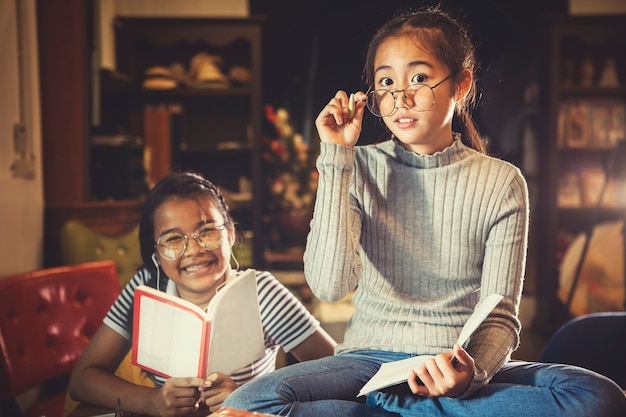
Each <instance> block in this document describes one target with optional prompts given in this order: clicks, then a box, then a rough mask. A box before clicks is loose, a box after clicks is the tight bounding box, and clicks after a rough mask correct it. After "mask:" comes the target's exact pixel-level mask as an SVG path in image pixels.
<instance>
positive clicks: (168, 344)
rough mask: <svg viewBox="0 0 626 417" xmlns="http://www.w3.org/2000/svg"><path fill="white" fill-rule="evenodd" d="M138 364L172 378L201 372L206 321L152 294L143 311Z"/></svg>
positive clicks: (143, 304)
mask: <svg viewBox="0 0 626 417" xmlns="http://www.w3.org/2000/svg"><path fill="white" fill-rule="evenodd" d="M139 313H140V318H139V320H140V323H141V326H140V329H139V335H138V337H139V343H138V345H139V349H138V351H137V363H138V364H140V365H144V366H147V367H148V368H150V369H153V370H156V371H158V372H161V373H163V374H166V375H168V376H170V377H188V376H196V375H197V374H198V364H199V363H200V355H201V354H204V352H201V351H200V347H201V346H202V340H201V339H202V334H203V332H202V330H203V326H205V324H204V323H203V321H202V320H201V318H200V317H197V316H196V315H195V314H194V313H192V312H190V311H187V310H183V309H181V308H180V307H176V306H173V305H170V304H167V303H164V302H161V301H159V300H156V299H154V298H151V297H143V298H142V301H141V310H140V312H139Z"/></svg>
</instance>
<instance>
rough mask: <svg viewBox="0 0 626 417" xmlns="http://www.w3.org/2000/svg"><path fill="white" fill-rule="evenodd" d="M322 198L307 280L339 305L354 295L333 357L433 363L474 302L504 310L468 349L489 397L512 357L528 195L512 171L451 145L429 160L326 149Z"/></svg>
mask: <svg viewBox="0 0 626 417" xmlns="http://www.w3.org/2000/svg"><path fill="white" fill-rule="evenodd" d="M317 169H318V171H319V174H320V177H319V188H318V191H317V199H316V203H315V211H314V215H313V220H312V221H311V231H310V233H309V236H308V239H307V246H306V251H305V254H304V270H305V275H306V277H307V280H308V283H309V285H310V286H311V288H312V290H313V292H314V293H315V294H316V295H317V296H318V297H319V298H320V299H322V300H326V301H335V300H339V299H341V298H342V297H344V296H345V295H346V294H348V292H350V291H351V290H353V289H355V288H356V292H355V294H354V297H353V302H354V306H355V314H354V316H353V317H352V318H351V319H350V322H349V324H348V328H347V330H346V334H345V338H344V342H343V343H342V344H340V345H339V346H338V347H337V352H338V353H339V352H342V351H349V350H358V349H374V350H386V351H394V352H406V353H410V354H430V355H432V354H437V353H441V352H443V351H446V350H449V349H451V348H452V346H453V344H454V342H455V341H456V339H457V337H458V334H459V332H460V330H461V327H462V326H463V324H464V323H465V321H466V320H467V319H468V317H469V315H470V314H471V313H472V311H473V309H474V307H475V306H476V304H477V303H478V302H479V301H480V299H481V297H483V296H487V295H489V294H492V293H498V294H501V295H503V296H504V297H505V298H504V299H503V300H502V301H501V302H500V304H499V305H498V306H497V307H496V309H495V310H494V312H493V313H492V314H491V315H490V316H489V317H488V318H487V319H486V320H485V322H484V323H483V325H481V327H480V328H479V329H478V330H477V332H476V333H475V334H474V336H473V337H472V339H471V341H470V344H469V347H468V351H469V353H470V354H471V355H472V356H473V357H474V359H475V361H476V376H475V378H474V382H473V384H472V386H471V387H470V389H469V390H468V391H467V392H466V393H465V395H469V394H471V392H474V391H475V390H476V389H478V388H479V387H481V386H483V385H485V384H486V383H487V382H488V380H489V379H490V378H491V377H492V376H493V374H494V373H495V372H496V371H497V370H498V369H499V368H500V367H501V366H502V364H503V363H505V362H506V361H507V360H508V359H509V357H510V354H511V352H512V351H513V350H514V349H515V348H517V345H518V340H519V332H520V323H519V320H518V318H517V315H518V309H519V302H520V298H521V292H522V283H523V276H524V268H525V259H526V245H527V231H528V193H527V187H526V182H525V180H524V178H523V177H522V175H521V173H520V171H519V170H518V169H517V168H516V167H514V166H513V165H511V164H509V163H507V162H504V161H502V160H498V159H495V158H492V157H489V156H485V155H482V154H480V153H478V152H476V151H474V150H472V149H470V148H468V147H466V146H465V145H463V144H462V143H461V141H460V140H455V141H454V143H453V144H452V145H451V146H450V147H448V148H447V149H445V150H443V151H441V152H437V153H435V154H433V155H417V154H415V153H413V152H409V151H407V150H405V149H404V148H403V147H402V146H401V145H400V144H399V143H398V142H397V141H396V140H395V139H394V140H389V141H385V142H382V143H380V144H376V145H368V146H357V147H354V148H351V147H344V146H340V145H334V144H327V143H322V144H321V152H320V156H319V158H318V160H317Z"/></svg>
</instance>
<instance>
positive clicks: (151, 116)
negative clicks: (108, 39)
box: [94, 16, 263, 267]
mask: <svg viewBox="0 0 626 417" xmlns="http://www.w3.org/2000/svg"><path fill="white" fill-rule="evenodd" d="M262 24H263V19H262V18H261V17H258V16H252V17H249V18H191V17H190V18H160V17H159V18H146V17H118V18H116V20H115V24H114V29H115V53H116V62H117V68H116V73H114V74H112V73H103V74H102V75H101V79H102V91H101V96H102V102H103V106H102V119H103V121H104V122H103V126H100V128H101V129H103V130H108V131H111V130H123V131H126V132H129V133H130V136H131V137H134V136H137V137H140V138H141V139H142V145H141V148H142V153H141V158H142V164H143V167H144V169H145V178H146V186H147V187H151V186H152V185H153V184H154V183H155V182H157V181H158V180H159V179H161V178H163V177H164V176H165V175H166V174H167V173H168V172H169V171H171V170H180V169H190V170H194V171H197V172H200V173H202V174H203V175H205V176H206V177H207V178H208V179H210V180H211V181H212V182H214V183H215V184H217V185H218V186H219V187H220V190H221V191H222V192H223V194H224V196H225V198H226V200H227V203H228V204H229V207H230V209H231V213H232V215H233V217H234V218H235V220H236V221H237V223H238V224H239V226H240V231H241V232H242V235H243V236H244V242H243V243H244V245H246V249H245V251H244V252H245V254H244V253H243V252H242V259H239V261H240V264H241V267H248V266H252V265H255V266H257V267H258V266H259V265H263V262H262V261H263V253H262V252H263V250H262V244H261V240H260V238H261V235H262V232H261V230H262V207H263V203H262V190H261V184H262V183H261V181H262V175H261V160H260V138H261V118H262V115H263V114H262V107H261V47H262V45H261V42H262V37H261V35H262ZM194 61H195V62H194ZM207 62H208V63H209V64H207ZM198 63H200V65H196V64H198ZM213 64H214V65H213ZM155 68H156V69H157V70H158V71H160V72H159V73H158V74H159V76H158V77H154V74H156V72H155ZM216 69H217V70H218V71H215V70H216ZM158 71H157V72H158ZM163 74H165V75H166V76H162V75H163ZM172 75H176V76H177V78H176V81H175V82H172V83H170V81H172V78H170V76H172ZM178 76H181V77H178ZM155 80H157V81H156V82H155ZM107 122H110V123H111V124H112V125H110V126H106V123H107ZM120 126H121V129H120ZM97 159H98V155H96V156H95V161H94V162H95V163H94V166H97Z"/></svg>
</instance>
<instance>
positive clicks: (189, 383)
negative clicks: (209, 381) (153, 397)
mask: <svg viewBox="0 0 626 417" xmlns="http://www.w3.org/2000/svg"><path fill="white" fill-rule="evenodd" d="M203 381H204V380H203V379H202V378H170V379H168V380H167V381H166V382H165V384H164V385H163V386H162V387H161V388H159V389H158V393H159V394H158V397H160V400H159V401H158V404H160V405H158V408H159V410H161V411H160V413H161V415H164V416H165V415H168V416H169V415H176V416H178V415H184V414H188V413H191V412H194V411H197V410H198V408H199V406H200V392H199V387H198V386H197V384H198V382H200V383H202V382H203Z"/></svg>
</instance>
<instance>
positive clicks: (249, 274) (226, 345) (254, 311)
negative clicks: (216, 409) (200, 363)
mask: <svg viewBox="0 0 626 417" xmlns="http://www.w3.org/2000/svg"><path fill="white" fill-rule="evenodd" d="M209 315H210V317H211V323H212V326H211V348H210V349H209V364H208V369H207V372H208V373H209V374H210V373H212V372H217V371H219V372H223V373H225V374H230V373H232V372H233V371H236V370H238V369H241V368H242V367H244V366H246V365H248V364H250V363H251V362H253V361H254V360H255V359H257V358H259V357H261V356H263V354H264V353H265V342H264V340H263V328H262V325H261V314H260V312H259V299H258V291H257V286H256V274H255V270H254V269H248V270H246V271H245V272H243V273H242V274H241V275H239V276H238V277H237V278H235V279H234V281H233V282H229V283H228V285H227V286H225V287H224V288H222V289H221V290H220V291H219V292H218V293H217V295H216V296H215V297H214V298H213V300H211V305H210V306H209Z"/></svg>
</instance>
